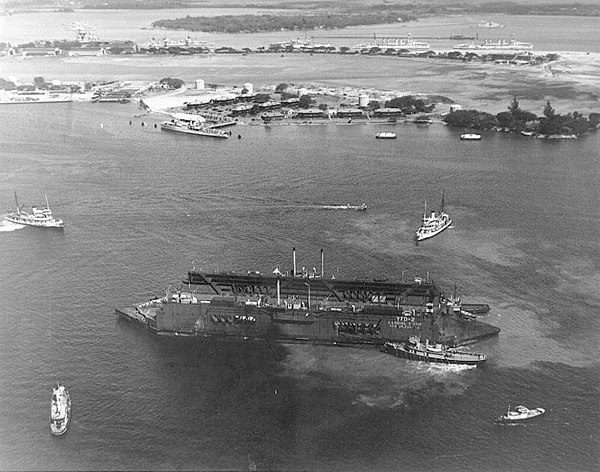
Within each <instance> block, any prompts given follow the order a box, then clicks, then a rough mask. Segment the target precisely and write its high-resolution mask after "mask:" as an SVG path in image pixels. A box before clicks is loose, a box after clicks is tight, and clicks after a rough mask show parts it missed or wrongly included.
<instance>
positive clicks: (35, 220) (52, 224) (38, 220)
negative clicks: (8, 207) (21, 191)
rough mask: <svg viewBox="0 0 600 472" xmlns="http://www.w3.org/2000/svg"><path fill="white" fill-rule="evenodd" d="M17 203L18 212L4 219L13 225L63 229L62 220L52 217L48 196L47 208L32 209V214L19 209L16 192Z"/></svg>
mask: <svg viewBox="0 0 600 472" xmlns="http://www.w3.org/2000/svg"><path fill="white" fill-rule="evenodd" d="M15 202H16V203H17V211H16V212H14V213H9V214H8V215H6V216H5V217H4V218H5V219H6V220H7V221H10V222H11V223H15V224H18V225H28V226H38V227H40V228H63V227H64V223H63V221H62V220H61V219H60V218H55V217H54V216H52V210H50V205H49V204H48V196H47V195H46V208H44V209H41V210H40V209H39V208H36V207H32V208H31V213H28V212H26V211H23V210H22V209H21V208H20V207H19V201H18V200H17V193H16V192H15Z"/></svg>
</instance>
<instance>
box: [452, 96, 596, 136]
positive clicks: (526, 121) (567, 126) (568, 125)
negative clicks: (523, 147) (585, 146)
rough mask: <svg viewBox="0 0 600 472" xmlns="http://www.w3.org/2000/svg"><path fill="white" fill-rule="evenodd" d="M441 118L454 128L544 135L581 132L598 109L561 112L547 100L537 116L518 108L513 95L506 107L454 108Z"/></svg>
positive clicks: (591, 126) (592, 126) (593, 124)
mask: <svg viewBox="0 0 600 472" xmlns="http://www.w3.org/2000/svg"><path fill="white" fill-rule="evenodd" d="M443 120H444V122H445V123H447V124H448V126H452V127H455V128H469V129H474V130H491V129H502V130H505V131H511V132H521V131H528V132H532V133H536V134H538V135H544V136H551V135H559V134H563V135H575V136H581V135H583V134H585V133H586V132H588V131H591V130H593V129H596V128H597V127H598V126H599V125H600V113H590V114H589V115H588V117H587V118H586V117H585V116H584V115H583V114H581V113H579V112H577V111H574V112H572V113H571V112H570V113H567V114H566V115H561V114H559V113H557V112H556V111H555V110H554V108H553V107H552V105H551V103H550V100H548V101H547V102H546V105H545V106H544V109H543V112H542V116H537V115H536V114H535V113H531V112H529V111H525V110H522V109H521V107H520V106H519V102H518V100H517V97H516V96H515V97H514V98H513V100H512V101H511V103H510V104H509V106H508V111H503V112H500V113H498V114H496V115H493V114H491V113H487V112H484V111H478V110H454V111H451V112H450V113H449V114H448V115H446V116H445V117H444V119H443Z"/></svg>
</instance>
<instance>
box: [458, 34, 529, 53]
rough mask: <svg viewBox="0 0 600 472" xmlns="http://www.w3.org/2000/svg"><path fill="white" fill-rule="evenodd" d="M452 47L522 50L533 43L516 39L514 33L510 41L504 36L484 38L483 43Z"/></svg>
mask: <svg viewBox="0 0 600 472" xmlns="http://www.w3.org/2000/svg"><path fill="white" fill-rule="evenodd" d="M454 49H482V50H492V51H494V50H500V51H522V50H530V49H533V43H527V42H523V41H517V40H516V39H515V38H514V35H513V37H512V39H511V40H510V41H507V40H506V39H504V38H500V39H486V40H484V41H483V43H462V44H457V45H456V46H454Z"/></svg>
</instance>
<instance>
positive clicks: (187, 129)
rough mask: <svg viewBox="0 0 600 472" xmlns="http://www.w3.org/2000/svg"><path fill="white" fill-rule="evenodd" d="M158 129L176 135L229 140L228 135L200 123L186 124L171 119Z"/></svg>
mask: <svg viewBox="0 0 600 472" xmlns="http://www.w3.org/2000/svg"><path fill="white" fill-rule="evenodd" d="M160 128H161V129H164V130H167V131H175V132H177V133H186V134H195V135H197V136H209V137H211V138H223V139H227V138H229V134H227V133H225V132H223V131H219V130H217V129H214V128H212V127H210V126H207V125H205V124H204V123H200V122H198V121H197V122H186V121H182V120H178V119H176V118H173V119H172V120H170V121H163V122H162V123H161V124H160Z"/></svg>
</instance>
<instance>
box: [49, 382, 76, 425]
mask: <svg viewBox="0 0 600 472" xmlns="http://www.w3.org/2000/svg"><path fill="white" fill-rule="evenodd" d="M70 419H71V396H70V395H69V392H68V391H67V389H66V388H65V386H64V385H60V384H57V386H56V388H53V389H52V400H51V402H50V432H51V433H52V434H53V435H54V436H61V435H63V434H65V433H66V432H67V428H68V427H69V420H70Z"/></svg>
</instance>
